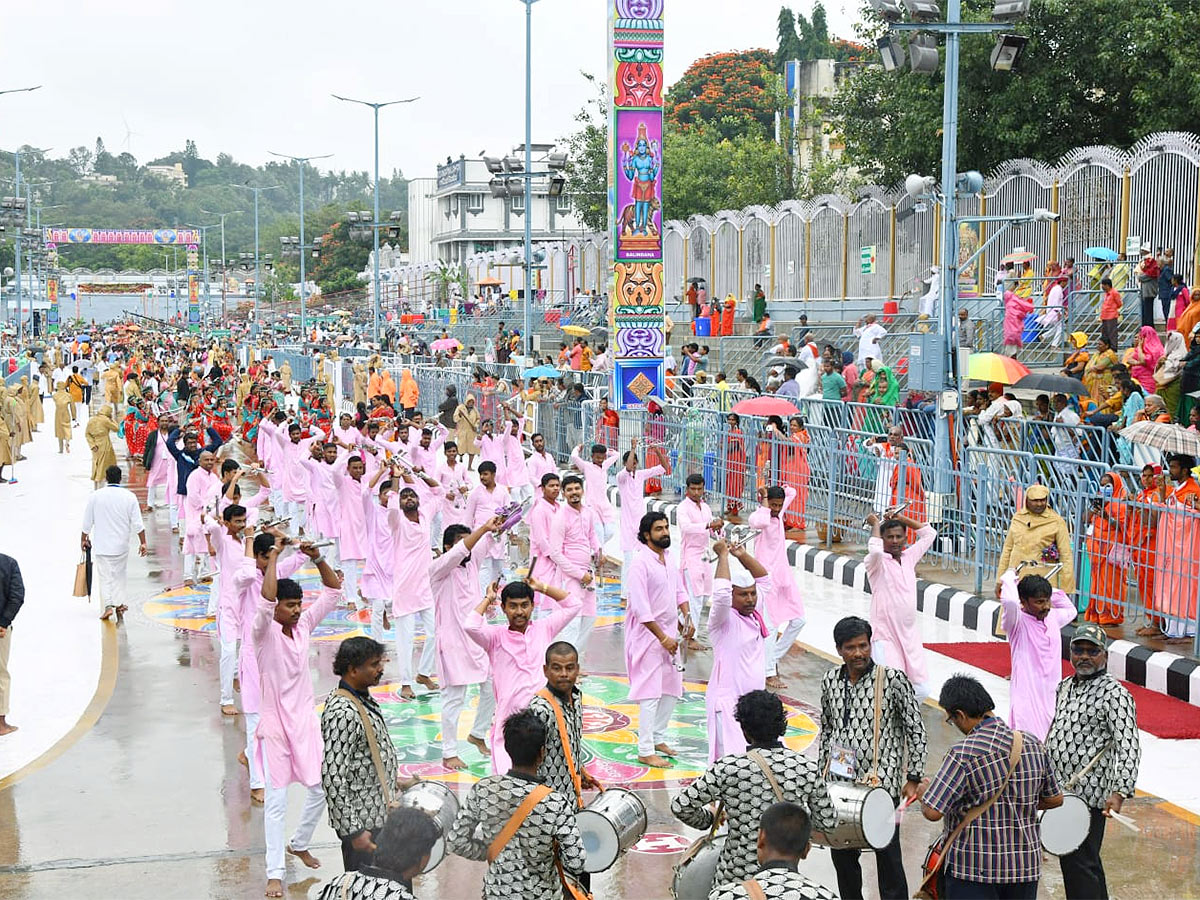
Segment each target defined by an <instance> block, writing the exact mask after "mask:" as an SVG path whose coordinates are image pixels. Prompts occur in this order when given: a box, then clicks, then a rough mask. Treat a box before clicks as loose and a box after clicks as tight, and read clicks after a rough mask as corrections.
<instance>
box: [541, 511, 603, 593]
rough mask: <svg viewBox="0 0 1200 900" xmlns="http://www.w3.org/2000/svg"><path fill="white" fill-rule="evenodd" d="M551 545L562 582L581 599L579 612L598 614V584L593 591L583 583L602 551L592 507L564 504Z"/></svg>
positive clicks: (555, 522) (554, 522) (554, 529)
mask: <svg viewBox="0 0 1200 900" xmlns="http://www.w3.org/2000/svg"><path fill="white" fill-rule="evenodd" d="M549 544H550V551H549V552H550V559H551V560H553V561H554V568H555V569H556V570H557V572H558V576H559V583H560V584H561V585H562V587H564V588H566V589H567V590H568V591H569V592H570V593H571V595H572V596H574V597H577V598H578V599H579V601H580V603H581V608H580V610H579V614H580V615H581V616H594V615H596V590H595V589H596V583H595V582H592V584H591V590H588V589H587V588H585V587H584V586H583V585H582V584H581V583H580V579H581V578H583V576H584V575H587V574H588V573H589V572H591V571H592V560H593V558H594V557H595V555H596V554H597V553H599V552H600V539H599V538H598V537H597V536H596V522H595V520H594V519H593V518H592V515H591V512H590V510H588V508H587V507H586V506H583V505H582V504H581V505H580V507H579V509H573V508H572V507H571V505H570V504H569V503H568V504H566V505H565V506H563V508H562V509H560V510H559V511H558V514H557V515H556V516H555V517H554V521H553V523H552V525H551V528H550V541H549ZM539 577H540V576H539Z"/></svg>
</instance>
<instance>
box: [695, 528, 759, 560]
mask: <svg viewBox="0 0 1200 900" xmlns="http://www.w3.org/2000/svg"><path fill="white" fill-rule="evenodd" d="M757 535H758V532H757V531H756V530H755V529H753V528H751V527H749V526H748V525H726V526H725V527H724V528H723V529H721V531H720V532H719V533H718V534H717V535H716V536H715V538H714V540H723V541H727V542H728V544H729V549H730V550H737V549H740V548H741V547H744V546H745V545H746V544H748V543H750V541H752V540H753V539H754V538H755V537H756V536H757ZM700 559H701V560H702V561H703V562H706V563H711V562H716V561H717V554H716V553H714V552H713V550H712V548H711V547H710V548H709V549H708V550H706V551H704V555H703V556H702V557H700Z"/></svg>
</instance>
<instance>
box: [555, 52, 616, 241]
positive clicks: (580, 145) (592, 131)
mask: <svg viewBox="0 0 1200 900" xmlns="http://www.w3.org/2000/svg"><path fill="white" fill-rule="evenodd" d="M580 74H581V75H583V78H584V80H585V81H587V83H588V84H590V85H591V86H592V88H593V89H594V95H593V97H592V98H591V99H590V100H588V101H587V102H586V103H585V104H584V105H583V108H582V109H580V110H579V112H577V113H576V114H575V122H576V123H577V125H578V128H577V129H576V131H575V132H574V133H573V134H571V135H569V136H568V137H567V138H566V139H565V140H566V145H567V154H568V158H569V162H568V163H567V191H568V193H569V194H570V197H571V208H572V210H574V212H575V216H576V218H578V219H579V221H580V222H582V223H583V225H584V227H585V228H588V229H591V230H592V231H604V230H605V229H606V228H607V227H608V87H607V86H606V85H605V84H604V83H603V82H601V81H600V80H598V79H597V78H596V77H595V76H594V75H590V74H588V73H587V72H581V73H580Z"/></svg>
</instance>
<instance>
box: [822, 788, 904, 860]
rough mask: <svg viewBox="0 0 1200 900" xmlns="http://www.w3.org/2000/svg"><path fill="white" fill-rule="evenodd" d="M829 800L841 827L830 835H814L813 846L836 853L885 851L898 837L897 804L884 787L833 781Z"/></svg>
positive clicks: (837, 826)
mask: <svg viewBox="0 0 1200 900" xmlns="http://www.w3.org/2000/svg"><path fill="white" fill-rule="evenodd" d="M825 786H826V787H827V788H828V789H829V799H830V800H832V801H833V810H834V812H836V813H837V818H838V823H837V825H836V826H835V827H834V828H833V829H832V830H831V831H825V832H821V831H815V830H814V831H813V835H812V840H813V843H814V844H820V845H821V846H822V847H830V848H832V849H835V850H882V849H883V848H884V847H886V846H887V845H888V844H890V843H891V842H892V837H893V836H894V835H895V833H896V804H895V803H894V802H893V801H892V797H891V795H890V794H889V793H888V792H887V791H885V790H884V789H883V788H881V787H873V786H871V785H869V784H854V783H853V782H849V781H830V782H828V783H827V784H826V785H825Z"/></svg>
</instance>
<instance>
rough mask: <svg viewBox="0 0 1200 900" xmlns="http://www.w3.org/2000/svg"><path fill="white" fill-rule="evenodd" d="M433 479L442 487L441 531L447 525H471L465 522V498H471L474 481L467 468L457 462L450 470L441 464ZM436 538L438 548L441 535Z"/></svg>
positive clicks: (460, 461)
mask: <svg viewBox="0 0 1200 900" xmlns="http://www.w3.org/2000/svg"><path fill="white" fill-rule="evenodd" d="M434 477H435V478H437V480H438V481H439V482H441V485H442V497H441V504H440V506H439V508H440V510H441V513H442V530H443V531H445V529H446V526H447V525H470V524H471V523H470V522H468V521H467V498H468V497H470V496H471V489H472V488H473V487H474V486H475V481H474V479H473V478H472V477H471V471H470V469H468V468H467V464H466V463H465V462H462V460H459V461H458V462H456V463H455V464H454V468H451V467H450V466H449V465H447V464H446V463H445V462H443V463H442V464H441V465H440V466H438V469H437V473H436V474H435V475H434ZM462 488H466V489H467V493H466V494H464V493H463V492H462V490H461V489H462ZM472 530H474V529H472ZM437 538H438V540H437V544H438V546H439V547H440V546H441V544H442V541H441V535H437Z"/></svg>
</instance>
